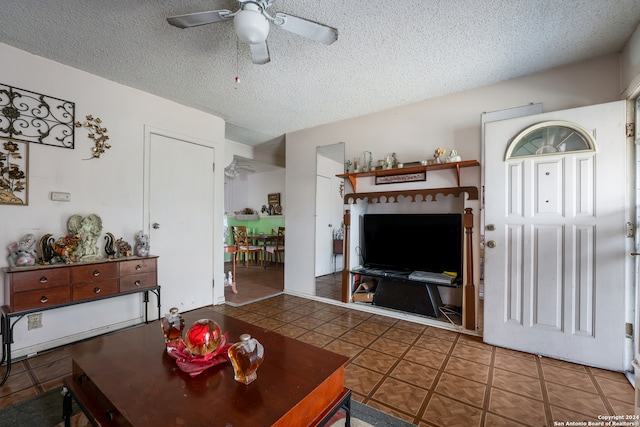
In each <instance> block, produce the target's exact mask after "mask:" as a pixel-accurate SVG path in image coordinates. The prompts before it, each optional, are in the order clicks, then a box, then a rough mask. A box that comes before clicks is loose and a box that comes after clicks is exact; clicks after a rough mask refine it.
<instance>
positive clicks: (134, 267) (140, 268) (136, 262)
mask: <svg viewBox="0 0 640 427" xmlns="http://www.w3.org/2000/svg"><path fill="white" fill-rule="evenodd" d="M151 271H156V258H139V259H132V260H130V261H122V262H121V263H120V276H128V275H130V274H140V273H147V272H151Z"/></svg>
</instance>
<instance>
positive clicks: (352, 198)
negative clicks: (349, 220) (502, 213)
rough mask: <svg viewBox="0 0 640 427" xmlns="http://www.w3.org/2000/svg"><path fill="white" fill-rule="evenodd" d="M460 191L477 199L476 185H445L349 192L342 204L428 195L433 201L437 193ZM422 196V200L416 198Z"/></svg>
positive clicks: (426, 196) (395, 200)
mask: <svg viewBox="0 0 640 427" xmlns="http://www.w3.org/2000/svg"><path fill="white" fill-rule="evenodd" d="M462 193H467V194H468V195H469V199H468V200H478V188H477V187H446V188H425V189H422V190H400V191H375V192H371V193H350V194H345V196H344V204H345V205H348V204H350V203H355V202H356V201H358V200H367V201H368V202H369V203H397V202H398V198H399V197H401V196H402V197H410V198H411V201H412V202H419V201H423V202H426V201H427V200H428V198H429V197H430V198H431V199H430V200H431V201H435V199H436V196H437V195H438V194H442V195H444V196H449V195H453V196H456V197H458V196H460V194H462ZM417 196H422V200H418V199H416V197H417Z"/></svg>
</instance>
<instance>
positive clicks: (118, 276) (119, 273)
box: [0, 256, 160, 386]
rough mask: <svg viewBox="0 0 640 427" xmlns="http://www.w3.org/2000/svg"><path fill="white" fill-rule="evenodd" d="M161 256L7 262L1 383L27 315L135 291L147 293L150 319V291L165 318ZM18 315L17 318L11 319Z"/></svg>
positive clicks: (1, 383)
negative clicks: (27, 264) (26, 263)
mask: <svg viewBox="0 0 640 427" xmlns="http://www.w3.org/2000/svg"><path fill="white" fill-rule="evenodd" d="M157 259H158V257H157V256H148V257H127V258H118V259H113V260H110V259H98V260H94V261H83V262H78V263H74V264H54V265H34V266H30V267H5V268H3V269H2V270H3V271H4V299H5V303H6V305H3V306H2V307H1V315H2V317H1V322H0V326H1V329H0V332H1V333H2V347H3V352H2V360H0V365H1V364H3V363H4V362H5V360H6V362H7V370H6V372H5V375H4V378H3V379H2V380H0V386H1V385H3V384H4V383H5V382H6V381H7V379H8V378H9V373H10V371H11V344H12V343H13V327H14V326H15V324H16V323H17V322H19V321H20V320H21V319H22V318H23V317H25V316H26V315H27V314H30V313H35V312H39V311H45V310H52V309H56V308H60V307H66V306H70V305H75V304H83V303H88V302H92V301H96V300H100V299H105V298H113V297H118V296H121V295H129V294H134V293H142V294H143V302H144V303H145V314H144V316H145V322H147V323H148V321H149V317H148V303H149V292H153V293H154V294H155V295H156V297H157V302H158V304H157V305H158V318H160V286H159V285H158V275H157V271H158V268H157V267H158V265H157ZM12 318H15V319H16V320H15V321H14V322H13V323H11V319H12Z"/></svg>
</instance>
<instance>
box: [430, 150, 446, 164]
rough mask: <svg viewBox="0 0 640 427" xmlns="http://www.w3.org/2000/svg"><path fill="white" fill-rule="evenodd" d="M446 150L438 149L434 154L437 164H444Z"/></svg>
mask: <svg viewBox="0 0 640 427" xmlns="http://www.w3.org/2000/svg"><path fill="white" fill-rule="evenodd" d="M444 153H445V151H444V149H443V148H440V147H438V148H436V151H435V152H434V153H433V157H434V158H435V159H436V163H444V159H443V158H442V156H444Z"/></svg>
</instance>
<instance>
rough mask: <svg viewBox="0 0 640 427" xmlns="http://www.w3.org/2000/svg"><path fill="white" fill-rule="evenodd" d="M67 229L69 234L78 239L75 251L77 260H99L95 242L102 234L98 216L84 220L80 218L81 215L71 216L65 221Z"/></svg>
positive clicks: (94, 215) (98, 251) (91, 216)
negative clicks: (78, 242)
mask: <svg viewBox="0 0 640 427" xmlns="http://www.w3.org/2000/svg"><path fill="white" fill-rule="evenodd" d="M67 228H68V229H69V234H71V235H75V236H78V237H79V238H80V244H79V245H78V250H77V256H78V257H79V258H99V256H100V250H99V249H98V246H97V242H98V237H100V233H102V219H101V218H100V217H99V216H98V215H96V214H91V215H89V216H87V217H85V218H82V215H78V214H76V215H73V216H72V217H71V218H69V221H67Z"/></svg>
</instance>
